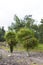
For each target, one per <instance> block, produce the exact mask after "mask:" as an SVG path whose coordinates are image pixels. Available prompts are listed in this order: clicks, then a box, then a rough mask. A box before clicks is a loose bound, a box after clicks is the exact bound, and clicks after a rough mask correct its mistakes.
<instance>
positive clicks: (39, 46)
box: [0, 44, 43, 52]
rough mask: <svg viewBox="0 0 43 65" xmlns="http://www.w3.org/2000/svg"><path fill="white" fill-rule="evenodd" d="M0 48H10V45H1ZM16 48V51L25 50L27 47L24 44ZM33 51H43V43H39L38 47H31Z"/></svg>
mask: <svg viewBox="0 0 43 65" xmlns="http://www.w3.org/2000/svg"><path fill="white" fill-rule="evenodd" d="M0 48H3V49H5V50H9V48H8V47H4V46H1V47H0ZM14 50H16V51H25V49H24V48H23V47H22V46H18V47H14ZM31 51H39V52H43V44H39V45H38V47H36V48H34V49H31Z"/></svg>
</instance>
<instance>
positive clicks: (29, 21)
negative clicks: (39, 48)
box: [24, 15, 35, 28]
mask: <svg viewBox="0 0 43 65" xmlns="http://www.w3.org/2000/svg"><path fill="white" fill-rule="evenodd" d="M24 21H25V23H26V27H27V28H31V26H32V25H33V23H34V22H35V20H34V19H32V15H26V16H25V17H24Z"/></svg>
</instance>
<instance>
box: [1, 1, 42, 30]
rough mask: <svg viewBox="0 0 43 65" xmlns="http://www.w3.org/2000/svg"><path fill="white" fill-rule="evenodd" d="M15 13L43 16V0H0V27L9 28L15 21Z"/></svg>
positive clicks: (36, 17) (38, 18) (38, 17)
mask: <svg viewBox="0 0 43 65" xmlns="http://www.w3.org/2000/svg"><path fill="white" fill-rule="evenodd" d="M14 14H16V15H17V16H19V17H20V18H23V17H24V16H25V15H29V14H32V16H33V18H35V19H36V20H40V19H41V18H43V0H0V27H1V26H4V27H5V29H7V27H8V26H10V25H11V22H13V18H14Z"/></svg>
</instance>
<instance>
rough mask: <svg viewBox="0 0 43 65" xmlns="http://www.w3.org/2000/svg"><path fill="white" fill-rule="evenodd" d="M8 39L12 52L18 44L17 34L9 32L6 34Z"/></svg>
mask: <svg viewBox="0 0 43 65" xmlns="http://www.w3.org/2000/svg"><path fill="white" fill-rule="evenodd" d="M5 38H6V41H7V43H8V45H9V47H10V51H11V53H12V52H13V47H14V46H16V44H17V42H16V34H15V32H11V31H10V32H7V33H6V35H5Z"/></svg>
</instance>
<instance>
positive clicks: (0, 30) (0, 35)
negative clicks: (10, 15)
mask: <svg viewBox="0 0 43 65" xmlns="http://www.w3.org/2000/svg"><path fill="white" fill-rule="evenodd" d="M4 35H5V30H4V27H2V28H0V42H3V41H5V38H4Z"/></svg>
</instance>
